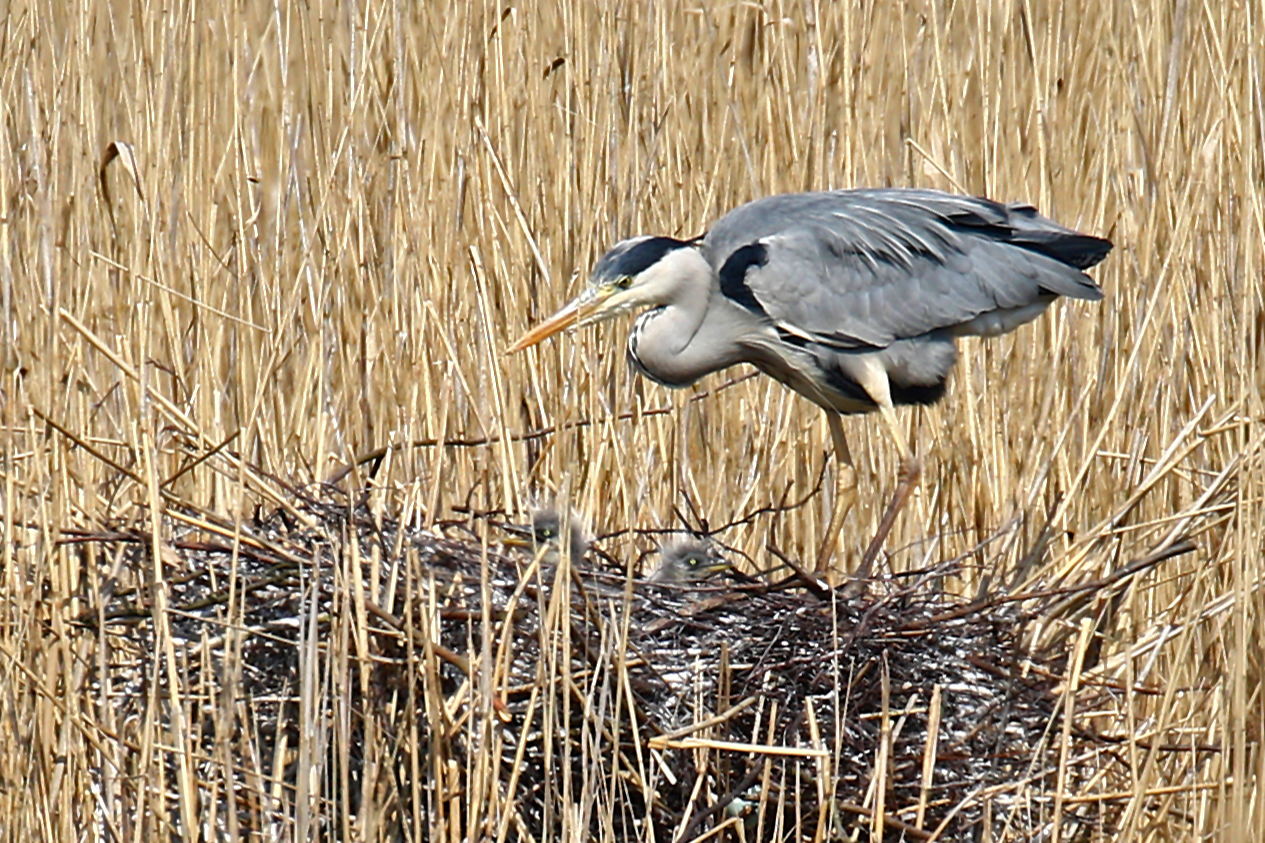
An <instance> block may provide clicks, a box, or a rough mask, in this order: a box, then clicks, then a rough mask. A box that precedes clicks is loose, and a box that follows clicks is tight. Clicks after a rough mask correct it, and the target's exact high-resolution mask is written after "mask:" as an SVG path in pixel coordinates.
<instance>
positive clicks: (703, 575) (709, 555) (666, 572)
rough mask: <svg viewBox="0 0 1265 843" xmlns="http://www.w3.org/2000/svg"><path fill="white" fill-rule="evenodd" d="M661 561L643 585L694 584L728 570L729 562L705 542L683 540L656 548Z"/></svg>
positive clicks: (695, 539) (710, 543)
mask: <svg viewBox="0 0 1265 843" xmlns="http://www.w3.org/2000/svg"><path fill="white" fill-rule="evenodd" d="M659 555H660V556H661V557H662V561H660V562H659V567H657V568H655V569H654V571H653V572H652V573H651V574H650V576H648V577H646V582H649V583H656V584H658V585H694V584H696V583H700V582H703V581H704V580H707V579H709V578H711V577H713V576H715V575H716V574H719V573H721V572H723V571H728V570H729V568H730V567H731V566H730V564H729V560H728V559H726V558H725V557H724V556H722V555H721V554H720V552H719V551H718V550H717V549H716V545H715V544H714V543H712V542H710V541H708V540H707V539H700V538H683V539H677V540H675V541H671V542H668V543H666V544H664V545H663V546H662V547H660V548H659Z"/></svg>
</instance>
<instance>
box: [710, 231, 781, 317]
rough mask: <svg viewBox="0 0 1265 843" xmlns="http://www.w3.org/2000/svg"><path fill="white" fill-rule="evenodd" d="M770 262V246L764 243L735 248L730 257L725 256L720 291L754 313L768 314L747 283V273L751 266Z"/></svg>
mask: <svg viewBox="0 0 1265 843" xmlns="http://www.w3.org/2000/svg"><path fill="white" fill-rule="evenodd" d="M768 262H769V247H768V246H766V245H764V244H763V243H759V242H757V243H748V244H747V245H745V246H743V247H742V248H740V249H736V250H734V252H733V253H732V254H730V255H729V257H727V258H725V264H724V266H722V267H721V268H720V273H719V276H720V292H721V293H722V294H724V296H725V297H726V298H728V299H730V300H731V301H734V302H737V303H738V304H740V305H742V306H743V307H745V308H746V309H747V310H750V311H751V312H752V313H757V314H759V315H760V316H768V313H766V312H765V310H764V305H762V304H760V301H759V299H757V298H756V297H755V293H753V292H752V291H751V287H750V286H748V285H747V273H748V272H749V271H750V270H751V268H752V267H753V266H764V265H765V264H766V263H768Z"/></svg>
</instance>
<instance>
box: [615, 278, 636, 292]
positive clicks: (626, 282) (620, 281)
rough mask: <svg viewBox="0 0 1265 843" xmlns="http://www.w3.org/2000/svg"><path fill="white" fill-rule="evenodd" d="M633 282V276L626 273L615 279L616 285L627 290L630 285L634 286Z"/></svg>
mask: <svg viewBox="0 0 1265 843" xmlns="http://www.w3.org/2000/svg"><path fill="white" fill-rule="evenodd" d="M632 282H633V280H632V276H630V275H624V276H622V277H620V278H617V279H615V286H616V287H618V288H619V289H621V290H627V289H628V288H629V287H631V286H632Z"/></svg>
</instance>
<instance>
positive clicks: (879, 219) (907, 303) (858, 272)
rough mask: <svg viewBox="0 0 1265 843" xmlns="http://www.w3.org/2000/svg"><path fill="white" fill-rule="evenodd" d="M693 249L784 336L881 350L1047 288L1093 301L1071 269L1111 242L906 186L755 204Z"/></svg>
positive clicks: (1004, 208)
mask: <svg viewBox="0 0 1265 843" xmlns="http://www.w3.org/2000/svg"><path fill="white" fill-rule="evenodd" d="M702 245H703V249H704V253H705V254H706V255H707V256H708V258H709V260H710V261H711V262H712V265H713V266H716V267H717V268H718V270H719V269H721V268H723V269H724V274H723V276H722V288H723V289H725V292H726V295H729V296H730V298H732V299H734V300H735V301H738V302H739V303H741V304H743V305H744V306H746V307H748V308H749V309H751V310H753V311H756V312H759V313H760V314H761V315H762V316H765V317H767V318H768V319H769V320H771V321H772V322H773V323H774V324H775V325H777V326H778V328H779V329H780V330H781V331H782V332H783V333H784V334H785V335H788V336H790V337H796V338H799V339H802V340H806V341H811V342H817V343H822V344H825V345H831V346H836V347H840V348H858V347H864V346H872V347H885V346H887V345H890V344H891V343H893V342H895V341H897V340H900V339H908V338H912V337H917V336H921V335H923V334H928V333H931V332H934V331H939V330H947V329H952V328H953V327H955V326H958V325H963V324H965V323H968V322H970V321H971V320H973V319H975V318H977V317H979V316H981V315H986V314H989V313H993V312H996V311H1006V310H1012V309H1016V308H1024V307H1029V306H1031V305H1034V304H1037V303H1039V302H1042V301H1048V300H1050V299H1052V298H1053V297H1055V296H1070V297H1073V298H1082V299H1091V300H1097V299H1099V298H1101V297H1102V292H1101V290H1100V289H1099V288H1098V285H1097V284H1096V283H1094V281H1093V279H1092V278H1090V277H1089V276H1087V275H1085V274H1084V273H1083V272H1082V271H1081V270H1082V269H1084V268H1088V267H1089V266H1092V265H1093V264H1095V263H1097V262H1098V261H1099V260H1101V259H1102V257H1104V256H1105V255H1106V253H1107V251H1109V250H1110V248H1111V244H1110V243H1108V242H1107V241H1106V240H1102V239H1101V238H1097V237H1092V236H1090V235H1085V234H1080V233H1078V232H1075V231H1072V230H1071V229H1068V228H1064V227H1063V226H1060V225H1058V224H1057V223H1054V222H1052V221H1051V220H1048V219H1046V218H1045V217H1042V216H1041V215H1040V214H1038V213H1037V212H1036V210H1035V209H1033V208H1032V207H1031V206H1029V205H1003V204H1000V203H997V202H992V201H989V200H986V199H978V198H974V197H968V196H957V195H953V194H948V193H940V192H938V191H930V190H912V189H909V190H901V189H892V190H848V191H835V192H830V193H806V194H789V195H786V196H773V197H769V198H767V199H761V200H757V201H755V202H752V203H750V204H747V205H744V206H742V207H741V208H738V209H736V210H734V211H733V212H731V213H729V214H727V215H726V216H725V217H723V218H722V219H721V220H720V221H719V222H718V223H717V224H716V226H715V227H714V228H713V229H712V231H711V232H709V233H708V234H707V236H706V237H705V238H704V240H703V244H702ZM740 250H745V251H740ZM749 256H754V257H755V258H758V259H748V257H749ZM731 258H742V260H734V259H731Z"/></svg>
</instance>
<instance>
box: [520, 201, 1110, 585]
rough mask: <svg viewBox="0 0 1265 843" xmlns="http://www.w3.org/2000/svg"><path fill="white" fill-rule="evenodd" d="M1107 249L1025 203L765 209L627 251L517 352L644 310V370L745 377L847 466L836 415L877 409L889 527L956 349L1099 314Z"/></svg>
mask: <svg viewBox="0 0 1265 843" xmlns="http://www.w3.org/2000/svg"><path fill="white" fill-rule="evenodd" d="M1110 250H1111V243H1110V242H1109V241H1107V240H1105V239H1103V238H1100V237H1095V236H1092V235H1089V234H1082V233H1080V232H1077V231H1074V230H1072V229H1069V228H1065V227H1064V226H1061V225H1059V224H1058V223H1055V222H1054V221H1052V220H1050V219H1048V218H1046V217H1044V216H1042V215H1041V214H1039V213H1038V212H1037V210H1036V208H1034V207H1033V206H1031V205H1028V204H1023V203H1015V204H1003V203H1000V202H994V201H992V200H989V199H984V198H977V197H971V196H961V195H955V194H950V193H943V192H940V191H936V190H924V189H915V188H880V189H860V190H835V191H828V192H818V193H798V194H785V195H780V196H770V197H766V198H763V199H757V200H755V201H754V202H750V203H748V204H746V205H742V206H741V207H739V208H736V209H735V210H733V211H730V212H729V213H728V214H726V215H725V216H723V217H721V218H720V220H719V221H717V222H716V224H715V225H714V226H713V227H712V228H711V230H710V231H708V232H707V233H706V234H704V235H702V236H701V237H696V238H693V239H690V240H678V239H675V238H672V237H655V236H640V237H633V238H631V239H628V240H624V241H622V242H620V243H617V244H616V245H615V246H614V247H613V248H611V249H610V251H608V252H607V253H606V254H605V255H603V256H602V258H601V259H600V260H599V261H598V262H597V264H596V265H595V266H594V268H593V272H592V275H591V277H590V283H589V285H588V287H587V288H586V289H585V290H584V292H582V293H581V294H580V295H579V296H578V297H577V298H576V299H575V300H574V301H572V302H571V303H570V304H568V305H566V306H565V307H563V308H562V309H561V310H559V311H558V312H557V313H555V314H554V315H553V316H552V317H551V318H549V319H547V320H546V321H545V322H543V323H541V324H540V325H537V326H536V327H535V328H533V329H532V330H530V331H528V332H527V333H526V334H524V335H523V336H522V337H521V338H520V339H519V340H518V341H517V342H515V343H514V344H513V345H512V346H511V347H510V349H509V350H510V352H515V351H519V350H522V349H524V348H527V347H529V346H532V345H535V344H536V343H539V342H540V341H542V340H544V339H546V338H547V337H549V336H552V335H553V334H555V333H557V332H559V331H561V330H563V329H565V328H578V327H581V326H584V325H591V324H594V323H596V322H601V321H605V320H607V319H611V318H613V317H616V316H619V315H620V314H623V313H628V312H630V311H634V310H639V309H646V308H648V309H646V310H645V312H643V313H642V314H641V315H640V316H639V317H638V318H637V320H636V322H635V323H634V325H633V328H632V331H631V333H630V334H629V336H628V359H629V361H630V363H631V364H632V366H633V368H635V369H636V370H637V371H638V372H640V373H641V374H643V375H645V376H646V377H648V378H650V379H651V380H653V381H656V382H658V383H660V384H663V385H665V386H669V387H685V386H689V385H690V384H693V383H694V382H695V381H697V380H698V379H699V378H701V377H702V376H704V375H706V374H710V373H712V372H716V371H719V370H721V369H725V368H728V367H729V366H733V365H735V364H738V363H749V364H751V365H753V366H755V367H756V368H757V369H759V370H760V371H762V372H764V373H765V374H767V375H769V376H771V377H773V378H775V379H776V380H778V381H780V382H781V383H783V384H785V385H786V386H788V387H790V388H791V389H793V390H794V391H796V392H798V393H800V394H801V395H803V396H805V397H806V398H808V399H809V400H811V401H813V402H814V403H816V404H818V405H819V406H821V407H822V408H824V409H825V410H826V411H827V418H828V423H829V426H830V432H831V437H832V439H833V440H834V446H835V451H836V455H837V458H838V460H839V462H840V464H841V465H843V466H848V467H849V469H850V468H851V465H852V456H851V452H850V451H849V449H848V444H847V440H846V438H845V437H844V433H843V426H842V424H841V422H840V420H839V416H840V415H848V414H854V413H869V412H872V411H875V410H877V411H879V412H880V413H881V415H882V418H883V421H884V422H885V423H886V426H887V428H888V430H889V431H890V432H891V435H892V438H893V439H894V440H895V442H896V448H897V451H898V452H899V454H900V457H901V461H902V470H901V476H902V483H901V486H900V490H899V491H898V492H897V494H896V496H895V498H894V500H893V504H892V506H891V507H889V511H888V513H889V514H891V515H894V511H895V510H896V509H898V508H899V506H900V504H901V502H903V500H904V499H905V498H906V497H908V494H909V492H910V491H911V489H912V486H913V484H914V482H916V478H917V475H918V473H919V464H918V462H917V460H916V459H915V458H914V455H913V451H912V450H911V449H910V447H909V445H908V444H907V443H906V441H905V436H904V434H903V433H902V432H901V429H900V426H899V423H898V420H897V417H896V412H895V409H894V408H895V406H897V405H901V404H931V403H934V402H936V401H938V400H939V399H940V398H941V397H943V395H944V393H945V388H946V383H947V380H948V376H949V373H950V372H951V371H952V369H953V366H954V364H955V362H956V360H957V347H956V340H957V338H958V337H962V336H985V337H988V336H997V335H1000V334H1004V333H1007V332H1009V331H1012V330H1014V329H1015V328H1017V327H1019V326H1020V325H1023V324H1024V323H1026V322H1030V321H1032V320H1033V319H1035V318H1037V317H1038V316H1039V315H1040V314H1041V313H1042V312H1044V311H1045V309H1046V308H1047V307H1048V306H1049V305H1050V303H1051V302H1052V301H1054V300H1055V299H1056V298H1058V297H1060V296H1066V297H1068V298H1074V299H1085V300H1088V301H1097V300H1099V299H1101V298H1102V290H1101V289H1100V288H1099V286H1098V285H1097V284H1096V283H1095V282H1094V280H1093V279H1092V278H1090V277H1089V276H1088V275H1086V274H1085V272H1084V270H1087V269H1089V268H1090V267H1092V266H1094V265H1095V264H1097V263H1098V262H1099V261H1101V260H1102V259H1103V258H1104V257H1106V255H1107V253H1108V252H1109V251H1110ZM837 510H838V507H836V519H835V521H837V522H841V517H839V516H838V514H837ZM884 523H885V524H886V525H887V527H888V528H890V519H888V518H887V516H886V515H885V517H884ZM840 526H841V523H834V522H832V526H831V528H830V531H829V535H831V538H830V541H831V542H832V543H833V536H836V535H837V532H838V529H839V527H840ZM880 529H882V528H880ZM876 539H877V540H878V542H879V543H880V544H881V534H880V536H879V537H876ZM823 548H824V545H823ZM873 551H875V545H874V543H872V544H871V547H870V549H869V550H867V551H866V558H865V560H863V562H862V566H861V567H862V571H863V572H865V573H867V574H868V566H869V562H871V561H873V554H872V552H873Z"/></svg>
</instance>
